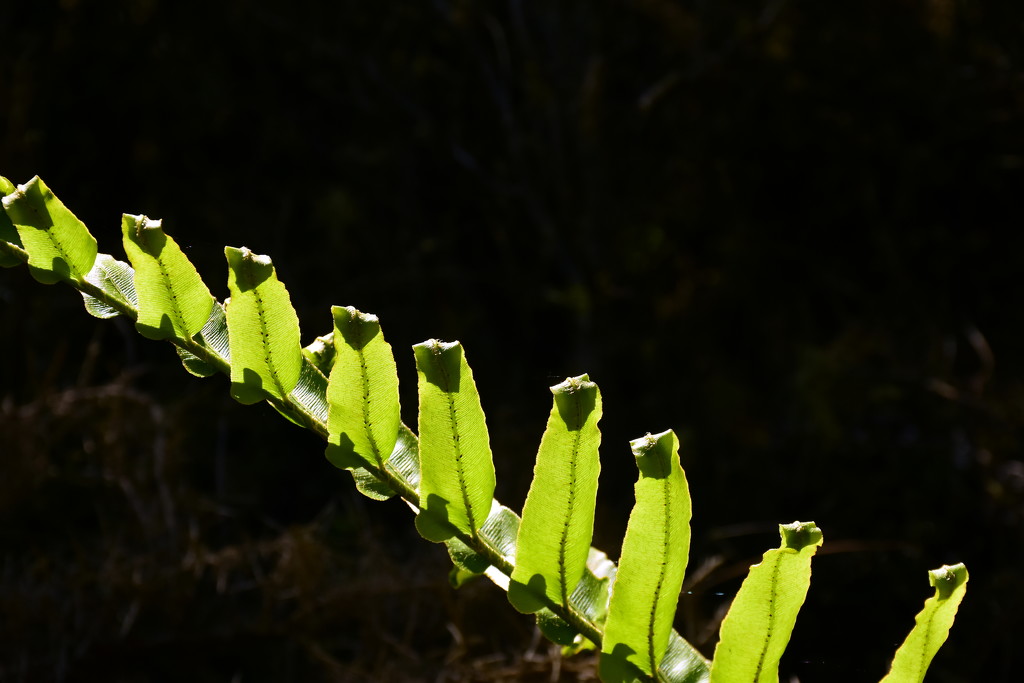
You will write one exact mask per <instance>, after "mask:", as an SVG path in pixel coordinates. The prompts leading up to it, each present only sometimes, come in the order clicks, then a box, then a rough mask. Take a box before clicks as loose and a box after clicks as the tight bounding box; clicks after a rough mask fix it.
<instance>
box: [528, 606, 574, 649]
mask: <svg viewBox="0 0 1024 683" xmlns="http://www.w3.org/2000/svg"><path fill="white" fill-rule="evenodd" d="M537 628H539V629H540V632H541V633H543V634H544V637H545V638H547V639H548V640H550V641H551V642H552V643H555V644H556V645H561V646H563V647H568V646H570V645H573V644H575V643H576V638H577V637H579V635H580V632H579V631H577V630H576V629H575V628H573V627H572V624H570V623H569V622H567V621H566V620H565V619H563V618H562V617H560V616H558V615H557V614H555V613H554V612H552V611H551V610H549V609H547V608H544V609H541V610H538V611H537Z"/></svg>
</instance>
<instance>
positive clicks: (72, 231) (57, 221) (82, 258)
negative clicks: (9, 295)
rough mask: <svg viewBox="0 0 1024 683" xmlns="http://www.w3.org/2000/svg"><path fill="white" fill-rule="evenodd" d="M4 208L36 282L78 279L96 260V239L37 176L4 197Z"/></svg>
mask: <svg viewBox="0 0 1024 683" xmlns="http://www.w3.org/2000/svg"><path fill="white" fill-rule="evenodd" d="M3 207H4V211H5V212H6V214H7V217H8V218H9V219H10V220H11V223H13V224H14V227H15V228H16V229H17V231H18V236H19V238H20V239H21V244H22V246H23V247H24V248H25V251H27V252H28V266H29V270H30V272H31V273H32V277H34V278H35V279H36V280H38V281H39V282H42V283H44V284H53V283H54V282H59V281H60V280H68V279H70V280H77V281H79V282H81V281H82V280H84V279H85V276H86V274H87V273H88V272H89V271H90V270H92V265H93V263H94V262H95V260H96V253H97V251H96V239H95V238H94V237H93V236H92V235H91V234H89V230H88V229H87V228H86V227H85V225H84V224H83V223H82V221H80V220H78V218H77V217H76V216H75V214H73V213H71V211H69V210H68V209H67V207H65V206H64V204H62V203H61V201H60V200H59V199H57V197H56V196H54V194H53V192H51V191H50V189H49V188H48V187H46V185H45V184H44V183H43V181H42V180H40V179H39V176H36V177H35V178H33V179H32V180H30V181H28V182H27V183H25V184H24V185H19V186H18V187H16V188H15V189H14V191H13V192H11V193H10V194H8V195H6V196H5V197H4V198H3Z"/></svg>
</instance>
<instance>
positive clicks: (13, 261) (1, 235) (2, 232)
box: [0, 176, 22, 268]
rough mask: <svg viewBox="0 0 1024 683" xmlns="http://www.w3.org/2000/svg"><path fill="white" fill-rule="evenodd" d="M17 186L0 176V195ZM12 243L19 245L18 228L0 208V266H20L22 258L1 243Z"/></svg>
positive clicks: (2, 195)
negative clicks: (8, 250)
mask: <svg viewBox="0 0 1024 683" xmlns="http://www.w3.org/2000/svg"><path fill="white" fill-rule="evenodd" d="M16 189H17V188H16V187H15V186H14V183H12V182H11V181H10V180H8V179H7V178H4V177H3V176H0V197H6V196H7V195H9V194H11V193H12V192H14V191H15V190H16ZM4 242H6V243H7V244H13V245H15V246H16V247H19V248H20V247H21V246H22V244H21V237H19V236H18V230H17V228H15V227H14V223H12V222H11V219H10V218H9V217H8V216H7V212H6V211H4V210H3V209H2V208H0V267H3V268H13V267H14V266H20V265H21V264H22V260H21V259H20V258H18V257H17V256H15V255H14V254H11V253H8V252H7V251H5V249H6V248H8V247H5V245H4V244H3V243H4Z"/></svg>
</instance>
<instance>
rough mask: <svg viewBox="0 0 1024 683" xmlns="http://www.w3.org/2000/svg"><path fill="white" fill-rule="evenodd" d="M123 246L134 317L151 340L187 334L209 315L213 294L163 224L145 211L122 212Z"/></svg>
mask: <svg viewBox="0 0 1024 683" xmlns="http://www.w3.org/2000/svg"><path fill="white" fill-rule="evenodd" d="M121 232H122V235H123V241H124V251H125V253H126V254H128V260H129V261H131V262H132V265H133V266H134V267H135V272H136V275H135V288H136V289H137V290H138V292H139V319H138V320H137V321H136V322H135V327H136V328H138V330H139V332H140V333H141V334H142V335H143V336H144V337H148V338H150V339H167V338H169V337H177V338H179V339H191V338H192V336H193V335H194V334H196V333H197V332H199V330H201V329H202V328H203V325H205V324H206V321H207V320H208V319H209V318H210V312H211V311H212V310H213V302H214V299H213V296H212V295H211V294H210V290H209V289H207V287H206V285H205V284H204V283H203V280H202V278H200V277H199V273H198V272H197V271H196V268H195V266H193V265H192V262H191V261H189V260H188V257H186V256H185V254H184V253H183V252H182V251H181V248H180V247H179V246H178V244H177V242H175V241H174V239H173V238H172V237H170V236H169V235H167V234H166V233H164V230H163V223H162V221H158V220H150V219H149V218H146V217H145V216H132V215H130V214H127V213H126V214H124V215H123V216H122V217H121Z"/></svg>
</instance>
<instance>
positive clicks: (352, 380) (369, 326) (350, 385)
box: [327, 306, 402, 469]
mask: <svg viewBox="0 0 1024 683" xmlns="http://www.w3.org/2000/svg"><path fill="white" fill-rule="evenodd" d="M331 313H332V314H333V315H334V335H333V336H334V346H335V359H334V367H333V368H331V377H330V382H329V383H328V385H327V402H328V405H329V412H328V421H327V431H328V444H329V445H328V446H327V451H328V453H327V457H328V459H329V460H331V461H332V462H343V463H347V462H353V461H356V462H358V461H362V463H363V464H367V465H369V466H371V467H376V468H379V469H383V468H384V463H385V462H386V461H387V459H388V457H389V456H390V455H391V451H392V450H393V449H394V447H395V441H396V440H397V438H398V426H399V425H400V424H401V423H402V420H401V410H400V406H399V402H398V371H397V369H396V368H395V358H394V356H393V355H392V353H391V345H390V344H388V343H387V342H386V341H384V335H383V334H382V333H381V330H380V322H379V321H378V320H377V316H374V315H369V314H367V313H360V312H359V311H357V310H356V309H354V308H352V307H351V306H350V307H348V308H342V307H340V306H335V307H333V308H332V309H331Z"/></svg>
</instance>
